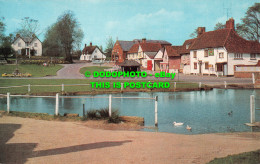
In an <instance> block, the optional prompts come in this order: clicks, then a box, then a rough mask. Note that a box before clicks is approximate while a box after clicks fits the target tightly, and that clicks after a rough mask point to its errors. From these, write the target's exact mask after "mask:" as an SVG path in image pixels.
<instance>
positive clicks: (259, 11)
mask: <svg viewBox="0 0 260 164" xmlns="http://www.w3.org/2000/svg"><path fill="white" fill-rule="evenodd" d="M241 20H242V23H241V24H239V23H238V24H237V25H236V26H237V33H238V34H239V35H240V36H242V37H244V38H245V39H248V40H256V41H258V42H260V3H255V4H254V5H253V6H252V7H249V8H248V9H247V12H246V16H245V17H244V18H242V19H241Z"/></svg>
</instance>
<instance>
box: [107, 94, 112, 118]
mask: <svg viewBox="0 0 260 164" xmlns="http://www.w3.org/2000/svg"><path fill="white" fill-rule="evenodd" d="M108 109H109V117H111V116H112V95H109V105H108Z"/></svg>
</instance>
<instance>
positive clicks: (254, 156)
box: [208, 150, 260, 164]
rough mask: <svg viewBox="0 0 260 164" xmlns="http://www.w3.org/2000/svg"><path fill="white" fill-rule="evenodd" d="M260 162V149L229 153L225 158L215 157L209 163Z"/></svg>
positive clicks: (254, 163)
mask: <svg viewBox="0 0 260 164" xmlns="http://www.w3.org/2000/svg"><path fill="white" fill-rule="evenodd" d="M235 163H239V164H259V163H260V150H257V151H252V152H246V153H241V154H237V155H229V156H227V157H224V158H215V159H214V160H212V161H210V162H209V163H208V164H235Z"/></svg>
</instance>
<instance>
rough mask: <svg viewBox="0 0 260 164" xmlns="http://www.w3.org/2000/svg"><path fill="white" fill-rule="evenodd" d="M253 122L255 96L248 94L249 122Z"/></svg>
mask: <svg viewBox="0 0 260 164" xmlns="http://www.w3.org/2000/svg"><path fill="white" fill-rule="evenodd" d="M254 122H255V96H254V95H251V96H250V123H251V124H253V123H254Z"/></svg>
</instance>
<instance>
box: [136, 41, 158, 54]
mask: <svg viewBox="0 0 260 164" xmlns="http://www.w3.org/2000/svg"><path fill="white" fill-rule="evenodd" d="M140 46H141V48H142V50H143V51H144V52H158V51H159V50H160V48H162V45H161V44H160V43H140Z"/></svg>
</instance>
